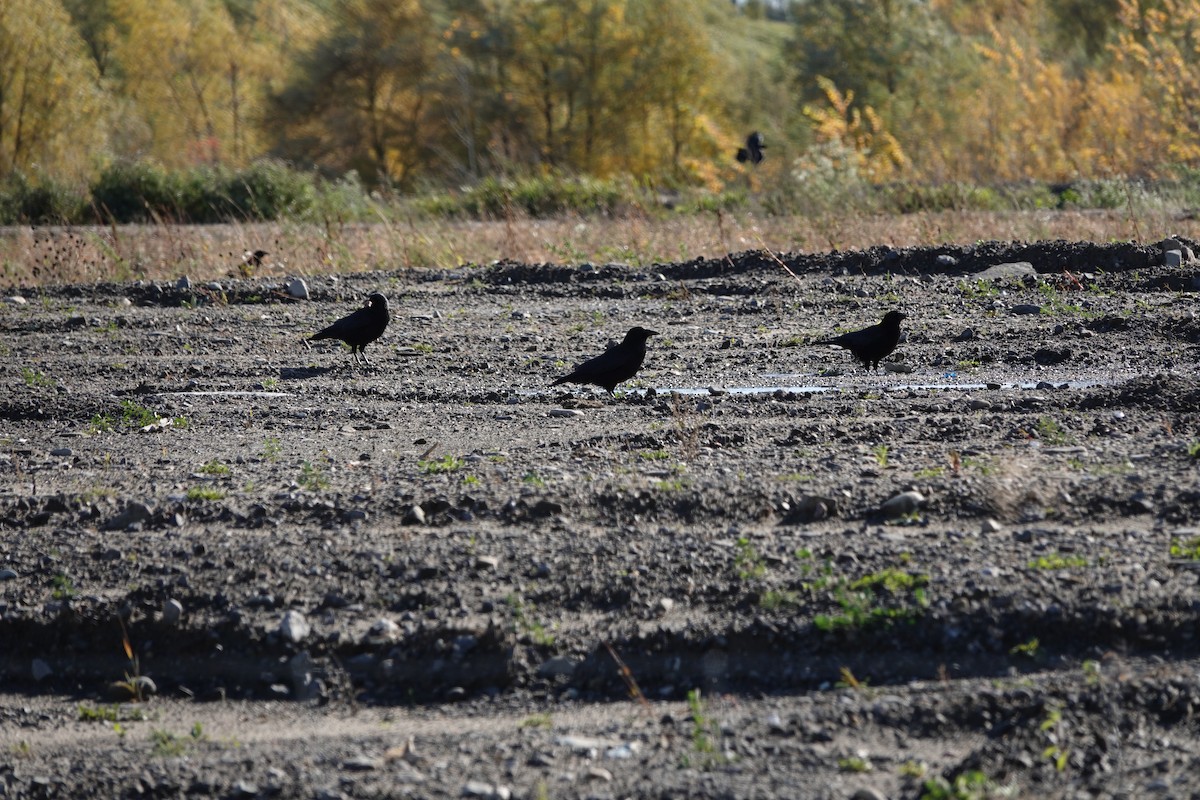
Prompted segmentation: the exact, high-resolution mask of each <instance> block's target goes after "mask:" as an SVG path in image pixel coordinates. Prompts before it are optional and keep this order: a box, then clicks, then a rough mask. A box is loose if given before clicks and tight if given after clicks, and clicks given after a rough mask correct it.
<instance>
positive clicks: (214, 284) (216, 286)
mask: <svg viewBox="0 0 1200 800" xmlns="http://www.w3.org/2000/svg"><path fill="white" fill-rule="evenodd" d="M204 288H205V289H208V290H209V291H210V292H223V291H225V287H224V286H222V285H221V283H220V281H209V282H208V283H206V284H204Z"/></svg>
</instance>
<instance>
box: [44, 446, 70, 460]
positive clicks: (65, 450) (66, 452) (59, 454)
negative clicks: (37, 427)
mask: <svg viewBox="0 0 1200 800" xmlns="http://www.w3.org/2000/svg"><path fill="white" fill-rule="evenodd" d="M50 455H52V456H54V457H55V458H70V457H71V456H73V455H75V451H74V450H72V449H71V448H69V447H56V448H54V449H53V450H51V451H50Z"/></svg>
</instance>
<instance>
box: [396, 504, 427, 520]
mask: <svg viewBox="0 0 1200 800" xmlns="http://www.w3.org/2000/svg"><path fill="white" fill-rule="evenodd" d="M400 524H401V525H424V524H425V509H423V508H421V507H420V506H412V507H411V508H409V509H408V511H406V512H404V518H403V519H402V520H401V521H400Z"/></svg>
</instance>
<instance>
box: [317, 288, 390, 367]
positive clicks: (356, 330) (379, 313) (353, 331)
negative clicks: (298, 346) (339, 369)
mask: <svg viewBox="0 0 1200 800" xmlns="http://www.w3.org/2000/svg"><path fill="white" fill-rule="evenodd" d="M391 319H392V317H391V314H389V313H388V301H387V298H386V297H384V296H383V295H382V294H380V293H379V292H372V293H371V294H370V295H368V296H367V304H366V305H365V306H363V307H362V308H360V309H359V310H358V311H355V312H354V313H353V314H348V315H347V316H344V317H342V318H341V319H339V320H338V321H337V322H335V323H333V324H332V325H330V326H329V327H327V328H325V329H323V330H320V331H318V332H317V333H314V334H313V335H312V336H310V337H308V338H307V339H306V340H305V342H306V343H307V342H316V341H319V340H321V339H341V340H342V341H343V342H345V343H346V344H348V345H350V352H351V353H353V354H354V360H355V361H358V356H359V354H360V353H361V354H362V360H363V361H364V362H366V363H368V364H370V363H371V362H370V361H367V354H366V353H365V352H363V348H364V347H366V346H367V345H369V344H370V343H371V342H373V341H375V340H376V339H378V338H379V337H380V336H382V335H383V330H384V328H386V327H387V326H388V323H389V322H391Z"/></svg>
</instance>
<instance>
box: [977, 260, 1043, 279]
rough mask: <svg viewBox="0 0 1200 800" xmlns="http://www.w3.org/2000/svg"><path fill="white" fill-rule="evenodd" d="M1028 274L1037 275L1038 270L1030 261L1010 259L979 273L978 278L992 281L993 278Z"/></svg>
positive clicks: (1016, 276)
mask: <svg viewBox="0 0 1200 800" xmlns="http://www.w3.org/2000/svg"><path fill="white" fill-rule="evenodd" d="M1026 275H1037V270H1036V269H1034V268H1033V264H1031V263H1030V262H1028V261H1010V262H1008V263H1006V264H996V265H994V266H991V267H988V268H987V269H985V270H984V271H983V272H980V273H977V274H976V275H975V277H976V278H982V279H983V280H987V281H990V280H992V279H993V278H1022V277H1025V276H1026Z"/></svg>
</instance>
